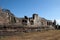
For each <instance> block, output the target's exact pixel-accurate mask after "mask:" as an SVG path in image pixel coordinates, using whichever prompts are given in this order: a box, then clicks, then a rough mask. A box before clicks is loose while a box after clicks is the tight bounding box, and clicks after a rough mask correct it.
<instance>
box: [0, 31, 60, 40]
mask: <svg viewBox="0 0 60 40" xmlns="http://www.w3.org/2000/svg"><path fill="white" fill-rule="evenodd" d="M0 40H60V30H49V31H42V32H30V33H21V34H19V35H13V36H1V37H0Z"/></svg>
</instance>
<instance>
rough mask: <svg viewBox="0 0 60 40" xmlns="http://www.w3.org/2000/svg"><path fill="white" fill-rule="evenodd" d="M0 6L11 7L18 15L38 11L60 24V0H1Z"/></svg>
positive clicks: (21, 15)
mask: <svg viewBox="0 0 60 40" xmlns="http://www.w3.org/2000/svg"><path fill="white" fill-rule="evenodd" d="M0 7H2V8H5V9H9V10H10V11H11V12H12V13H13V14H14V15H15V16H16V17H24V15H26V16H28V17H31V16H32V14H33V13H37V14H38V15H39V16H41V17H44V18H46V19H49V20H54V19H56V20H57V22H58V23H59V24H60V0H0Z"/></svg>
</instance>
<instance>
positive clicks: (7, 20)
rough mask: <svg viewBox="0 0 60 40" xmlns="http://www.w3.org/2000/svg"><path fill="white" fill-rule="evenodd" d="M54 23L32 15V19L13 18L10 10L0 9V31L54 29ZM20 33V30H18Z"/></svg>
mask: <svg viewBox="0 0 60 40" xmlns="http://www.w3.org/2000/svg"><path fill="white" fill-rule="evenodd" d="M55 26H56V21H55V20H54V22H52V21H51V20H47V19H45V18H42V17H39V16H38V14H33V15H32V17H27V16H24V18H18V17H15V16H14V15H13V14H12V13H11V11H10V10H8V9H0V30H1V29H7V30H8V29H17V30H18V29H22V30H23V29H24V30H26V29H38V28H40V29H41V28H45V29H48V28H49V29H55ZM20 31H21V30H20Z"/></svg>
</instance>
